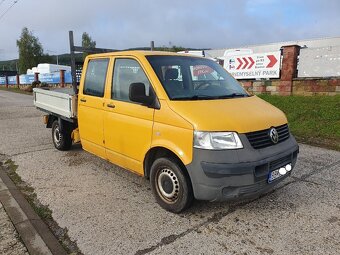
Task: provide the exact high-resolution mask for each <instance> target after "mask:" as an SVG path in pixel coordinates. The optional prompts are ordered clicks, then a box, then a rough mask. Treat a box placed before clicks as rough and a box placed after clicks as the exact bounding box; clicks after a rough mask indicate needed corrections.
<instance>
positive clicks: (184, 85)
mask: <svg viewBox="0 0 340 255" xmlns="http://www.w3.org/2000/svg"><path fill="white" fill-rule="evenodd" d="M147 59H148V61H149V62H150V64H151V66H152V68H153V69H154V71H155V73H156V74H157V76H158V79H159V80H160V82H161V83H162V85H163V87H164V89H165V91H166V93H167V94H168V96H169V98H170V99H171V100H209V99H222V98H234V97H247V96H248V94H247V93H246V92H245V90H244V89H243V88H242V87H241V85H240V84H239V83H238V82H237V81H236V80H235V79H234V78H233V77H232V76H231V75H230V74H228V73H227V72H226V71H225V70H224V69H223V68H222V67H221V66H220V65H219V64H217V63H215V62H214V61H212V60H210V59H204V58H196V57H184V56H147Z"/></svg>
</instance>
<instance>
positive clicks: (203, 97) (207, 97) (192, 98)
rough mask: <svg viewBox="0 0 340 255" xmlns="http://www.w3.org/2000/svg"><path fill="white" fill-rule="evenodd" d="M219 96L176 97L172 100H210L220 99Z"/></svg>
mask: <svg viewBox="0 0 340 255" xmlns="http://www.w3.org/2000/svg"><path fill="white" fill-rule="evenodd" d="M218 98H219V97H218V96H209V95H195V96H189V97H175V98H172V100H209V99H218Z"/></svg>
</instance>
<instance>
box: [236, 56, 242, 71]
mask: <svg viewBox="0 0 340 255" xmlns="http://www.w3.org/2000/svg"><path fill="white" fill-rule="evenodd" d="M237 61H238V62H239V65H238V66H237V68H236V69H240V68H241V66H242V65H243V62H242V60H241V59H240V58H237Z"/></svg>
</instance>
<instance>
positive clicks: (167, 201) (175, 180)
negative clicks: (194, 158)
mask: <svg viewBox="0 0 340 255" xmlns="http://www.w3.org/2000/svg"><path fill="white" fill-rule="evenodd" d="M184 171H185V170H184V169H182V168H181V166H180V164H179V163H178V162H177V160H175V159H168V158H159V159H156V160H155V162H154V163H153V164H152V166H151V171H150V182H151V189H152V191H153V193H154V196H155V198H156V200H157V202H158V204H159V205H160V206H161V207H163V208H164V209H166V210H168V211H170V212H174V213H179V212H181V211H183V210H184V209H186V208H188V207H189V206H190V205H191V203H192V201H193V192H192V187H191V182H190V179H189V177H188V176H187V174H186V173H185V172H184Z"/></svg>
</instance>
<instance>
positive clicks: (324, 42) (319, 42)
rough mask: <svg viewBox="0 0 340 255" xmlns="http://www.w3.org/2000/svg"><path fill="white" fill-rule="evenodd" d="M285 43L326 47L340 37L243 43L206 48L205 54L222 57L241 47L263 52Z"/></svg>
mask: <svg viewBox="0 0 340 255" xmlns="http://www.w3.org/2000/svg"><path fill="white" fill-rule="evenodd" d="M287 45H299V46H301V48H326V47H333V46H334V47H336V46H340V37H327V38H319V39H310V40H297V41H286V42H276V43H267V44H258V45H244V46H240V47H238V48H224V49H214V50H206V51H205V53H206V56H207V57H211V58H218V57H223V56H224V54H225V52H226V51H228V52H231V51H239V50H242V49H247V50H251V51H252V53H265V52H273V51H278V50H280V49H281V47H282V46H287Z"/></svg>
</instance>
